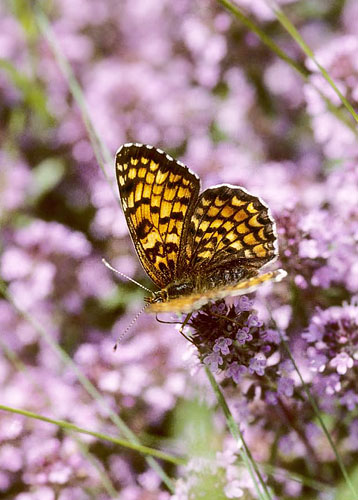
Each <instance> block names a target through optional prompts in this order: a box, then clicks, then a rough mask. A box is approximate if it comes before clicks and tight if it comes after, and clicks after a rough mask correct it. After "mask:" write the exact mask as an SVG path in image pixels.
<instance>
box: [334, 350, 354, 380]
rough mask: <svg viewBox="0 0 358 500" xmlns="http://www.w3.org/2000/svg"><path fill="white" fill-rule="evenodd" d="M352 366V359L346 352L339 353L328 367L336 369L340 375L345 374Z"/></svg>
mask: <svg viewBox="0 0 358 500" xmlns="http://www.w3.org/2000/svg"><path fill="white" fill-rule="evenodd" d="M353 364H354V361H353V359H352V358H351V357H350V356H348V354H347V353H346V352H340V353H339V354H337V356H335V357H334V358H332V359H331V361H330V362H329V365H330V366H332V367H333V368H336V370H337V373H339V374H340V375H344V374H345V373H347V370H348V369H349V368H352V366H353Z"/></svg>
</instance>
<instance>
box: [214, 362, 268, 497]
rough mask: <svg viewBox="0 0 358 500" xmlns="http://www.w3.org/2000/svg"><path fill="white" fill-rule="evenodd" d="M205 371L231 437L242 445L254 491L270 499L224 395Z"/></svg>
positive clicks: (242, 455)
mask: <svg viewBox="0 0 358 500" xmlns="http://www.w3.org/2000/svg"><path fill="white" fill-rule="evenodd" d="M205 371H206V375H207V377H208V379H209V381H210V384H211V387H212V388H213V390H214V393H215V395H216V397H217V400H218V403H219V405H220V407H221V409H222V411H223V413H224V415H225V418H226V423H227V426H228V428H229V430H230V432H231V434H232V436H233V438H234V439H235V440H236V442H237V443H238V444H242V447H241V446H239V452H240V455H241V458H242V460H243V462H244V463H245V465H246V467H247V469H248V471H249V473H250V475H251V478H252V481H253V483H254V485H255V488H256V491H257V494H258V496H259V498H260V499H264V500H272V496H271V494H270V492H269V491H268V488H267V485H266V483H265V481H264V479H263V477H262V474H261V473H260V470H259V468H258V466H257V463H256V461H255V460H254V458H253V456H252V455H251V452H250V450H249V448H248V446H247V444H246V441H245V439H244V436H243V435H242V432H241V431H240V428H239V426H238V425H237V424H236V422H235V420H234V417H233V415H232V413H231V411H230V408H229V406H228V404H227V402H226V400H225V397H224V395H223V393H222V391H221V389H220V387H219V385H218V384H217V382H216V380H215V377H214V376H213V374H212V373H211V371H210V370H209V368H208V367H205ZM258 483H260V485H261V487H262V490H263V491H262V490H261V489H260V488H259V484H258Z"/></svg>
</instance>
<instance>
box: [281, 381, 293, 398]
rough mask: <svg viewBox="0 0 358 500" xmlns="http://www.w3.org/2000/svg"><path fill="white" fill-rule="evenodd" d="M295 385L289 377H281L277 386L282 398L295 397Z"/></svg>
mask: <svg viewBox="0 0 358 500" xmlns="http://www.w3.org/2000/svg"><path fill="white" fill-rule="evenodd" d="M294 386H295V383H294V381H293V380H292V379H290V378H287V377H281V378H280V379H279V380H278V384H277V393H278V394H279V395H280V396H287V397H289V398H290V397H291V396H292V395H293V389H294Z"/></svg>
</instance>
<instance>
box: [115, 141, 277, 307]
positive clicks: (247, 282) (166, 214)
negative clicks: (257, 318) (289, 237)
mask: <svg viewBox="0 0 358 500" xmlns="http://www.w3.org/2000/svg"><path fill="white" fill-rule="evenodd" d="M116 173H117V181H118V187H119V192H120V197H121V202H122V207H123V210H124V214H125V217H126V220H127V224H128V228H129V231H130V234H131V237H132V240H133V243H134V246H135V249H136V251H137V254H138V257H139V259H140V261H141V263H142V265H143V267H144V269H145V271H146V272H147V274H148V275H149V277H150V278H151V279H152V280H153V282H154V283H155V284H156V285H157V286H158V287H159V289H160V290H159V291H157V292H153V296H152V297H149V298H148V299H147V301H148V302H150V307H149V309H150V310H151V311H152V312H165V311H173V312H190V311H192V310H194V309H198V308H200V307H201V306H202V305H204V304H205V303H207V302H208V301H210V300H218V299H220V298H223V297H226V296H230V295H239V294H242V293H248V291H251V290H252V289H254V288H255V287H257V286H258V285H259V284H260V283H262V282H263V281H266V280H269V279H276V280H278V279H281V278H282V277H283V275H284V271H282V270H278V271H273V272H270V273H265V274H263V275H259V274H258V272H259V270H260V268H262V267H263V266H264V265H266V264H267V263H268V262H272V261H274V260H275V259H276V258H277V254H278V249H277V237H276V232H275V223H274V220H273V219H272V217H271V214H270V212H269V209H268V207H267V206H266V205H265V203H264V202H263V201H262V200H261V199H260V198H258V197H257V196H253V195H252V194H250V193H248V192H247V191H246V190H245V189H244V188H241V187H238V186H231V185H228V184H223V185H220V186H214V187H211V188H209V189H206V190H205V191H204V192H202V193H201V194H200V196H199V192H200V180H199V178H198V177H197V175H196V174H194V173H193V172H191V171H190V170H189V169H188V168H187V167H186V166H185V165H184V164H182V163H181V162H177V161H175V160H174V159H173V158H172V157H170V156H169V155H167V154H166V153H164V152H163V151H161V150H158V149H155V148H153V147H152V146H146V145H142V144H125V145H124V146H122V147H121V148H120V149H119V150H118V152H117V155H116Z"/></svg>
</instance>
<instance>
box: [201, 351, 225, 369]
mask: <svg viewBox="0 0 358 500" xmlns="http://www.w3.org/2000/svg"><path fill="white" fill-rule="evenodd" d="M203 362H204V364H205V365H207V366H209V368H210V370H211V371H212V372H214V373H216V372H217V371H218V370H219V365H222V364H223V358H222V357H221V356H220V353H218V352H213V353H212V354H208V355H207V356H205V358H204V360H203Z"/></svg>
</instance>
